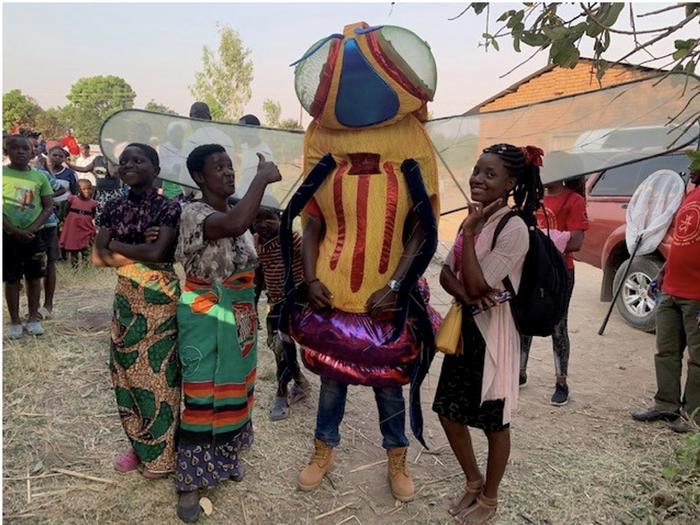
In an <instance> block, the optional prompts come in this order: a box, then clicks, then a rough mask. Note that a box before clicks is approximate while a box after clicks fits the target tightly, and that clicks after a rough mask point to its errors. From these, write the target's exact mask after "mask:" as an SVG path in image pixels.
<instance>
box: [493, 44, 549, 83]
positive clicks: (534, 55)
mask: <svg viewBox="0 0 700 525" xmlns="http://www.w3.org/2000/svg"><path fill="white" fill-rule="evenodd" d="M544 49H545V48H544V47H539V48H537V49H536V50H535V52H534V53H533V54H532V55H530V56H529V57H528V58H526V59H525V60H523V61H522V62H520V64H518V65H517V66H515V67H514V68H513V69H511V70H510V71H508V72H507V73H505V74H503V75H501V76H500V77H498V78H505V77H507V76H508V75H510V74H511V73H512V72H513V71H515V70H516V69H518V68H520V67H522V66H524V65H525V64H527V63H528V62H529V61H530V60H532V59H533V58H535V57H536V56H537V55H538V54H539V53H540V52H541V51H544Z"/></svg>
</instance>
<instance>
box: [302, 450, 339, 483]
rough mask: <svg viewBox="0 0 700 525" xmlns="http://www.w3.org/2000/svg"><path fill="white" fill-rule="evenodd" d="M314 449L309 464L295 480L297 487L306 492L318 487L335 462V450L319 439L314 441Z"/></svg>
mask: <svg viewBox="0 0 700 525" xmlns="http://www.w3.org/2000/svg"><path fill="white" fill-rule="evenodd" d="M314 448H315V450H314V453H313V455H312V456H311V459H310V460H309V464H308V465H307V466H306V468H305V469H304V470H302V471H301V472H300V473H299V477H298V478H297V485H298V486H299V488H300V489H301V490H305V491H308V490H313V489H315V488H316V487H318V486H319V485H320V484H321V481H323V476H325V475H326V474H327V473H328V471H329V470H330V469H331V467H332V466H333V461H335V450H333V449H332V448H331V447H329V446H326V444H325V443H324V442H323V441H321V440H320V439H314Z"/></svg>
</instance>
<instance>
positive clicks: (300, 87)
mask: <svg viewBox="0 0 700 525" xmlns="http://www.w3.org/2000/svg"><path fill="white" fill-rule="evenodd" d="M323 40H326V43H325V44H323V45H321V46H320V47H319V48H318V49H317V50H316V51H313V50H314V48H315V47H317V46H318V45H319V43H320V42H322V41H323ZM333 42H335V40H334V39H322V40H319V41H318V42H316V43H315V44H314V45H313V46H311V47H310V48H309V50H308V51H307V52H306V53H310V52H312V53H311V54H310V55H309V56H308V57H307V58H305V59H304V60H302V61H301V62H299V63H298V64H297V66H296V68H295V69H294V88H295V89H296V92H297V98H298V99H299V102H301V105H302V106H304V109H305V110H306V111H307V112H308V111H311V104H312V103H313V101H314V98H315V97H316V91H317V90H318V85H319V83H320V81H321V73H322V72H323V66H324V65H325V63H326V60H328V53H329V52H330V50H331V46H332V45H333Z"/></svg>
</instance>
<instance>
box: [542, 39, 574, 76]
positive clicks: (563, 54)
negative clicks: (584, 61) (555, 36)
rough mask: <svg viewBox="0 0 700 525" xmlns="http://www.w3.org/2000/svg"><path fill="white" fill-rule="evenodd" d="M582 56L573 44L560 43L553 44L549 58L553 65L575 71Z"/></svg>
mask: <svg viewBox="0 0 700 525" xmlns="http://www.w3.org/2000/svg"><path fill="white" fill-rule="evenodd" d="M580 56H581V54H580V53H579V50H578V49H576V46H575V45H574V44H573V42H569V41H558V42H554V43H553V44H552V48H551V49H550V52H549V57H550V59H551V61H552V63H553V64H556V65H558V66H560V67H565V68H568V69H573V68H574V67H576V64H578V59H579V58H580Z"/></svg>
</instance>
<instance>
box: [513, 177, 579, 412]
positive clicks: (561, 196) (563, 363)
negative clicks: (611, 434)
mask: <svg viewBox="0 0 700 525" xmlns="http://www.w3.org/2000/svg"><path fill="white" fill-rule="evenodd" d="M544 188H545V192H546V193H545V196H544V202H543V206H542V208H540V209H539V210H537V214H536V216H537V225H538V226H539V228H540V229H541V230H543V231H545V232H547V231H548V230H549V231H550V232H551V234H552V237H553V238H554V237H555V236H556V237H557V238H561V237H562V236H563V237H564V239H566V237H568V241H566V245H565V246H563V247H564V250H563V253H564V258H565V260H566V268H567V270H568V271H569V282H568V285H569V286H568V288H567V297H566V312H565V313H564V317H563V318H562V320H561V321H560V322H559V324H558V325H557V326H556V327H555V328H554V334H552V347H553V349H554V369H555V372H556V376H557V380H556V386H555V390H554V395H553V396H552V400H551V403H552V405H556V406H562V405H565V404H567V403H568V402H569V386H568V384H567V382H566V377H567V374H568V371H569V370H568V369H569V353H570V351H571V343H570V342H569V328H568V310H569V301H570V300H571V294H572V293H573V291H574V256H573V253H574V252H577V251H578V250H580V249H581V245H582V244H583V235H584V232H585V231H586V230H587V229H588V215H587V214H586V201H585V199H584V198H583V197H582V196H581V195H579V194H578V193H576V192H575V191H573V190H571V189H569V188H567V187H566V186H565V185H564V182H563V181H558V182H553V183H551V184H546V185H545V187H544ZM562 233H566V234H568V235H562ZM531 344H532V337H528V336H522V337H521V354H520V386H524V385H525V384H526V383H527V361H528V357H529V355H530V345H531Z"/></svg>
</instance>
